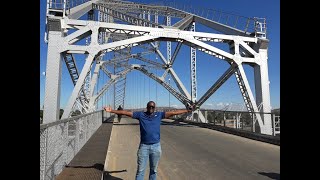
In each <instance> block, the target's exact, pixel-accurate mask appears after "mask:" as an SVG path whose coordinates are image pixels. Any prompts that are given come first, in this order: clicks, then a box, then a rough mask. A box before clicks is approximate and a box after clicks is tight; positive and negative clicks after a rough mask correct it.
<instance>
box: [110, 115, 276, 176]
mask: <svg viewBox="0 0 320 180" xmlns="http://www.w3.org/2000/svg"><path fill="white" fill-rule="evenodd" d="M138 123H139V122H138V121H137V120H134V119H129V118H122V120H121V123H114V126H113V127H112V132H111V138H110V141H109V147H108V153H107V157H106V161H105V165H104V168H105V176H104V177H105V179H128V180H131V179H135V172H136V166H137V165H136V163H137V155H136V154H137V148H138V145H139V140H140V139H139V138H140V135H139V124H138ZM161 146H162V156H161V159H160V162H159V167H158V176H157V179H158V180H189V179H190V180H202V179H203V180H209V179H210V180H211V179H212V180H229V179H230V180H233V179H237V180H239V179H246V180H251V179H252V180H260V179H261V180H262V179H265V180H270V179H280V146H277V145H273V144H268V143H264V142H260V141H255V140H251V139H247V138H243V137H239V136H235V135H231V134H226V133H222V132H219V131H215V130H211V129H206V128H201V127H197V126H193V125H188V124H185V123H181V122H175V121H172V120H164V121H163V123H162V126H161ZM148 175H149V171H148V170H147V171H146V174H145V179H148Z"/></svg>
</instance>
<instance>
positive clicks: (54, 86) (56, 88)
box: [43, 31, 63, 124]
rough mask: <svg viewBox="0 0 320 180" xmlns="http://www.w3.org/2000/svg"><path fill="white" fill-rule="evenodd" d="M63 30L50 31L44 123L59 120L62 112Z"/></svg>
mask: <svg viewBox="0 0 320 180" xmlns="http://www.w3.org/2000/svg"><path fill="white" fill-rule="evenodd" d="M62 42H63V41H62V32H61V31H49V33H48V54H47V68H46V86H45V98H44V108H43V123H44V124H45V123H49V122H53V121H57V120H59V114H60V90H61V88H60V84H61V67H62V66H61V60H62V56H61V54H60V52H59V47H60V46H61V44H62Z"/></svg>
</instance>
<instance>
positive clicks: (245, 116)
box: [176, 109, 280, 136]
mask: <svg viewBox="0 0 320 180" xmlns="http://www.w3.org/2000/svg"><path fill="white" fill-rule="evenodd" d="M200 111H201V113H202V114H203V116H204V117H205V119H206V120H207V122H208V124H212V125H216V126H223V127H229V128H234V129H241V130H245V131H249V132H254V133H259V134H261V130H260V126H259V124H258V121H257V118H256V115H257V114H260V116H261V117H262V118H263V117H266V116H271V120H272V132H273V133H272V134H273V135H274V136H275V135H277V134H280V114H275V113H262V112H247V111H223V110H203V109H200ZM176 118H177V119H181V118H182V120H187V121H190V119H187V118H190V117H189V116H188V117H184V118H183V116H182V115H179V116H176ZM193 118H194V117H193ZM194 119H197V118H194Z"/></svg>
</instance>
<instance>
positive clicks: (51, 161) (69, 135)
mask: <svg viewBox="0 0 320 180" xmlns="http://www.w3.org/2000/svg"><path fill="white" fill-rule="evenodd" d="M106 117H110V113H106V112H104V111H96V112H92V113H88V114H84V115H79V116H75V117H71V118H68V119H62V120H59V121H56V122H52V123H47V124H41V125H40V179H41V180H47V179H50V180H51V179H54V178H55V176H57V175H58V174H59V173H60V172H61V171H62V170H63V168H64V167H65V165H67V164H68V163H69V162H70V161H71V160H72V159H73V157H74V156H75V155H76V154H77V153H78V152H79V150H80V149H81V148H82V147H83V145H84V144H85V143H86V142H87V141H88V139H89V138H90V137H91V136H92V134H94V133H95V131H96V130H97V129H98V128H99V127H100V126H101V124H102V121H103V120H104V119H105V118H106Z"/></svg>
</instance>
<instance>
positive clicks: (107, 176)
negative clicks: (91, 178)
mask: <svg viewBox="0 0 320 180" xmlns="http://www.w3.org/2000/svg"><path fill="white" fill-rule="evenodd" d="M122 172H127V170H126V169H124V170H121V171H104V172H103V180H122V179H121V178H118V177H114V176H111V175H110V174H111V173H122Z"/></svg>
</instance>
